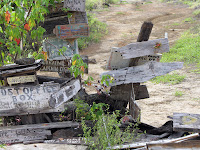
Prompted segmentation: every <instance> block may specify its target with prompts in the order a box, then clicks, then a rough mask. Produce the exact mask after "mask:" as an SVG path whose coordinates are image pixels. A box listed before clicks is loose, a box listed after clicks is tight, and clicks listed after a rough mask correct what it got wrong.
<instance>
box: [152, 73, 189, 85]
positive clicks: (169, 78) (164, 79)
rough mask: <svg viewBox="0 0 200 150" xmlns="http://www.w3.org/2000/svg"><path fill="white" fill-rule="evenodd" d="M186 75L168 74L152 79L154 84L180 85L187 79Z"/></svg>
mask: <svg viewBox="0 0 200 150" xmlns="http://www.w3.org/2000/svg"><path fill="white" fill-rule="evenodd" d="M185 77H186V76H185V75H179V74H178V73H173V74H167V75H164V76H158V77H155V78H154V79H152V80H151V81H152V82H154V83H157V84H158V83H169V84H172V85H173V84H178V83H180V82H182V81H183V80H184V79H185Z"/></svg>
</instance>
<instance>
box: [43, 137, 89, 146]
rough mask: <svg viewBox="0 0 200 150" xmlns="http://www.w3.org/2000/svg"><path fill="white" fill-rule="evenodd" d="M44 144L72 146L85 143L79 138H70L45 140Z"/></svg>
mask: <svg viewBox="0 0 200 150" xmlns="http://www.w3.org/2000/svg"><path fill="white" fill-rule="evenodd" d="M44 143H47V144H73V145H85V144H86V143H85V141H84V140H83V138H80V137H71V138H64V139H56V140H45V141H44Z"/></svg>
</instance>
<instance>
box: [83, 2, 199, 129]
mask: <svg viewBox="0 0 200 150" xmlns="http://www.w3.org/2000/svg"><path fill="white" fill-rule="evenodd" d="M129 2H130V3H129V4H121V5H113V6H112V7H111V8H110V9H109V11H102V12H96V16H97V18H99V20H101V21H103V22H105V23H106V24H107V25H108V28H109V33H108V34H107V35H106V36H105V37H104V38H103V39H102V40H101V42H100V43H98V44H91V45H90V46H89V47H88V48H87V49H85V50H83V51H82V52H81V54H83V55H88V56H89V58H94V59H96V60H97V64H90V65H89V72H90V73H89V75H91V76H92V77H94V78H95V79H99V74H101V73H102V72H104V71H105V70H104V69H103V68H104V67H105V66H106V64H107V60H108V58H109V55H110V51H111V48H112V47H121V46H125V45H127V44H129V43H131V42H136V40H137V36H138V34H139V31H140V28H141V25H142V23H143V22H144V21H146V20H149V21H152V22H153V24H154V27H153V31H152V33H151V36H150V39H156V38H163V37H164V34H165V32H167V33H168V38H169V41H170V46H171V45H172V44H173V43H174V41H175V40H177V39H178V38H179V37H180V35H181V33H182V32H184V31H185V30H187V29H189V27H191V26H192V25H193V24H191V23H188V22H184V21H183V20H184V19H185V18H188V17H190V16H191V14H192V10H191V9H189V8H187V7H186V6H179V5H173V4H166V3H160V2H158V1H156V0H152V1H151V2H152V3H150V1H148V2H139V1H137V2H136V1H133V0H129ZM189 70H190V69H188V68H184V69H182V70H180V71H179V72H181V73H183V74H185V75H186V79H185V81H184V82H182V83H181V84H178V85H174V86H169V85H163V84H156V85H155V84H153V83H151V82H147V83H145V84H146V85H147V87H148V91H149V93H150V98H149V99H145V100H140V101H139V104H140V107H141V109H142V120H141V121H142V122H145V123H148V124H151V125H154V126H160V125H162V124H163V123H165V122H166V121H167V120H168V119H167V116H168V115H170V116H172V115H173V112H188V113H197V112H198V110H200V105H199V101H200V94H199V93H198V92H199V91H200V87H199V85H200V78H199V77H200V75H199V74H194V73H191V72H190V71H189ZM176 91H182V92H183V96H181V97H175V92H176ZM90 92H92V91H90ZM152 118H153V119H152Z"/></svg>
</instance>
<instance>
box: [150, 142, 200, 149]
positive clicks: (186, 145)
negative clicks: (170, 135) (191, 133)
mask: <svg viewBox="0 0 200 150" xmlns="http://www.w3.org/2000/svg"><path fill="white" fill-rule="evenodd" d="M161 149H162V150H199V149H200V142H199V141H193V140H191V141H186V142H180V143H164V144H162V143H161V144H148V150H161Z"/></svg>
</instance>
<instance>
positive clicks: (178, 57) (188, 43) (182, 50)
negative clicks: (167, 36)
mask: <svg viewBox="0 0 200 150" xmlns="http://www.w3.org/2000/svg"><path fill="white" fill-rule="evenodd" d="M199 41H200V36H199V35H198V34H191V33H190V32H189V31H188V32H186V33H184V34H183V35H182V36H181V38H180V39H179V40H177V41H176V43H175V44H174V45H173V46H172V48H171V49H170V52H168V53H164V54H163V56H162V59H161V62H173V61H182V62H184V63H186V64H192V63H200V42H199Z"/></svg>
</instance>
